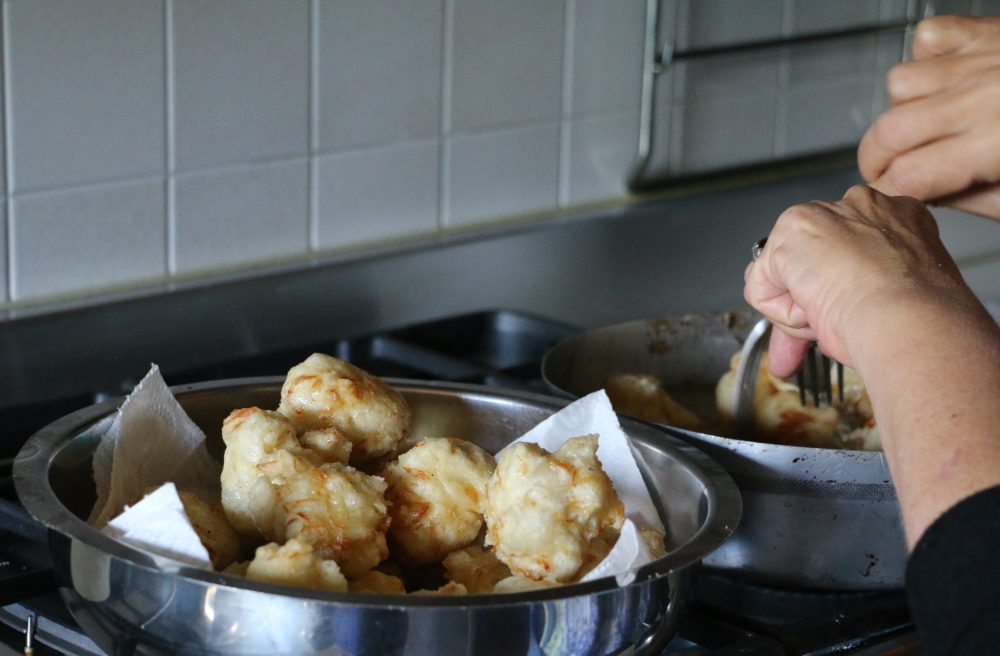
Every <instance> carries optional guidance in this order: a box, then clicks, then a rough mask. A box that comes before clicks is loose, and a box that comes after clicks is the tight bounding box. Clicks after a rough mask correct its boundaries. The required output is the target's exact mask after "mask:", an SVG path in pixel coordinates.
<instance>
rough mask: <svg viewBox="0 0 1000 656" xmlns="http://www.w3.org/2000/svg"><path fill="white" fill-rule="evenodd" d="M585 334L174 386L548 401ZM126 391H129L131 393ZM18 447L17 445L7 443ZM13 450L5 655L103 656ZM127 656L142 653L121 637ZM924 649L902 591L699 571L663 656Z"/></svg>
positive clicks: (417, 348) (266, 363)
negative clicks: (372, 380) (293, 378)
mask: <svg viewBox="0 0 1000 656" xmlns="http://www.w3.org/2000/svg"><path fill="white" fill-rule="evenodd" d="M575 332H577V329H576V328H575V327H573V326H570V325H566V324H564V323H561V322H557V321H553V320H549V319H546V318H544V317H540V316H537V315H534V314H529V313H524V312H518V311H509V310H497V311H482V312H475V313H471V314H463V315H460V316H452V317H445V318H441V319H438V320H431V321H426V322H421V323H417V324H413V325H407V326H404V327H400V328H395V329H389V330H385V331H380V332H378V333H373V334H366V335H361V336H355V337H349V338H342V339H334V340H328V341H322V342H317V343H310V344H305V345H302V346H301V347H293V348H283V349H281V350H274V351H265V352H260V353H256V354H254V355H250V356H246V357H240V358H236V359H222V360H220V361H217V362H208V363H205V364H204V366H199V367H197V368H177V369H171V367H170V365H169V363H161V370H162V371H163V374H164V378H165V379H166V380H167V382H168V383H170V384H182V383H188V382H197V381H204V380H213V379H223V378H238V377H244V376H262V375H276V374H280V373H282V372H284V371H286V370H287V369H288V367H289V366H290V365H291V364H293V363H295V362H299V361H301V360H303V359H304V358H305V357H306V356H308V355H309V354H310V353H313V352H317V351H318V352H325V353H329V354H331V355H335V356H337V357H340V358H342V359H345V360H348V361H350V362H353V363H354V364H356V365H358V366H360V367H361V368H363V369H366V370H368V371H371V372H373V373H375V374H377V375H379V376H383V377H401V378H416V379H433V380H446V381H454V382H467V383H477V384H482V385H487V386H494V387H502V388H509V389H517V390H523V391H532V392H543V393H544V392H546V389H545V386H544V383H543V381H542V380H541V376H540V362H541V359H542V357H543V356H544V354H545V352H546V351H547V350H548V349H549V348H550V347H552V346H553V345H555V344H556V343H557V342H559V341H560V340H562V339H564V338H565V337H568V336H569V335H572V334H574V333H575ZM131 382H134V381H125V382H123V389H122V390H120V392H122V393H124V392H127V391H128V389H129V387H128V386H129V384H130V383H131ZM107 395H108V391H107V390H104V391H101V392H97V393H93V394H90V395H83V396H79V395H78V396H73V397H70V398H65V399H61V400H57V401H53V402H51V403H40V404H33V405H31V406H27V407H19V408H12V409H9V410H5V411H4V413H5V416H8V417H10V420H9V421H8V425H7V428H6V429H5V430H6V431H7V433H8V434H10V431H12V430H14V431H19V433H20V435H21V442H22V443H23V441H24V439H26V438H27V437H28V436H29V435H30V434H31V433H32V432H33V431H34V430H37V429H38V428H40V427H41V426H42V425H44V424H45V423H47V422H49V421H51V420H53V419H55V418H58V417H59V416H61V415H62V414H65V413H66V412H69V411H71V410H74V409H76V408H78V407H80V406H83V405H86V404H88V403H90V402H93V401H97V400H102V399H103V398H105V397H106V396H107ZM6 444H7V445H8V447H7V448H8V450H9V445H10V441H9V440H8V441H7V442H6ZM12 456H13V451H11V452H10V453H6V452H5V453H2V454H0V457H3V458H5V459H4V460H0V495H2V498H0V606H2V607H0V654H7V653H10V654H15V653H28V652H27V649H29V648H30V649H32V650H33V653H34V654H48V653H55V654H100V653H102V652H101V651H100V649H99V648H98V647H97V645H96V644H95V643H94V642H93V641H92V640H90V638H88V637H87V636H86V635H85V634H84V633H83V632H82V631H81V630H80V628H79V627H78V626H77V625H76V623H75V622H74V620H73V618H72V615H71V613H70V610H69V609H68V608H67V607H66V605H65V604H64V603H63V601H62V599H61V597H60V596H59V594H58V592H57V591H56V586H55V583H54V581H53V578H52V574H51V571H50V569H49V566H50V564H49V562H48V556H47V547H46V544H45V540H46V531H45V529H44V528H42V527H41V526H40V525H39V524H37V523H35V522H34V521H33V520H31V519H30V517H28V516H27V514H26V513H25V512H24V510H23V508H21V507H20V506H19V505H18V504H17V502H16V499H15V497H14V494H13V488H12V485H11V483H10V463H11V460H12ZM116 652H120V653H123V654H125V653H145V652H144V651H143V649H142V648H141V647H137V646H136V645H134V644H132V643H130V642H129V640H128V637H127V636H123V639H122V642H121V647H120V648H116ZM918 652H919V641H918V639H917V635H916V631H915V628H914V626H913V624H912V621H911V619H910V615H909V611H908V608H907V604H906V598H905V595H904V594H903V593H902V591H890V592H878V593H872V592H863V593H862V592H859V593H829V592H824V591H815V590H782V589H774V588H767V587H762V586H759V585H753V584H749V583H745V582H741V581H738V580H733V579H731V578H727V577H724V576H720V575H718V574H715V573H713V572H711V571H707V570H706V571H703V572H700V574H699V576H697V577H696V580H695V585H694V589H693V591H692V601H691V603H690V605H689V607H688V608H687V610H686V612H685V614H684V617H683V620H682V623H681V627H680V631H679V633H678V634H677V635H676V637H675V638H674V639H673V641H672V642H671V643H670V644H669V645H668V646H667V648H666V651H665V652H663V653H664V654H709V653H712V654H774V655H779V654H908V653H918Z"/></svg>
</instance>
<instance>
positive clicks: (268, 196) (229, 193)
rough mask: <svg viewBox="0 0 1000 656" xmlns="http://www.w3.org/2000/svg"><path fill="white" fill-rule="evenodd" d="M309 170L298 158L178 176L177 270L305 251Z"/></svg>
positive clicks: (269, 257)
mask: <svg viewBox="0 0 1000 656" xmlns="http://www.w3.org/2000/svg"><path fill="white" fill-rule="evenodd" d="M307 169H308V166H307V163H306V160H305V159H302V160H293V161H290V162H280V163H275V164H267V165H262V166H249V167H240V168H236V169H225V170H217V171H208V172H201V173H193V174H189V175H184V176H178V177H177V179H176V181H175V183H174V188H175V191H174V194H175V196H174V198H175V201H174V215H175V219H174V225H175V234H176V246H175V251H176V270H177V272H180V273H183V272H188V271H197V270H202V269H211V268H217V267H231V266H235V265H241V264H247V263H250V262H263V261H266V260H269V259H274V258H278V257H283V256H289V255H294V254H298V253H304V252H306V251H307V250H308V249H309V244H308V232H309V230H308V228H309V221H308V210H307V209H306V208H307V202H306V198H307V193H308V192H307V189H308V172H307Z"/></svg>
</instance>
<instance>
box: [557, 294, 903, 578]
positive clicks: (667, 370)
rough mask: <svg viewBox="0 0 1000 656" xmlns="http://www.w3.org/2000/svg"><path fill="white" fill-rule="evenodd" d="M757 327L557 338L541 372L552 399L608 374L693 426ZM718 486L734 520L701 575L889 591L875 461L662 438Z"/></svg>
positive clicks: (724, 321) (705, 320)
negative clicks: (706, 467)
mask: <svg viewBox="0 0 1000 656" xmlns="http://www.w3.org/2000/svg"><path fill="white" fill-rule="evenodd" d="M758 318H759V316H757V315H754V314H752V313H750V312H740V313H732V312H725V313H713V314H694V315H688V316H682V317H663V318H658V319H647V320H640V321H630V322H627V323H621V324H616V325H613V326H604V327H601V328H595V329H593V330H589V331H586V332H584V333H580V334H578V335H574V336H572V337H569V338H567V339H565V340H563V341H562V342H560V343H559V344H557V345H556V346H554V347H553V348H552V349H551V350H550V351H549V352H548V353H547V354H546V356H545V359H544V360H543V362H542V376H543V377H544V379H545V382H546V383H547V384H548V386H549V388H550V389H551V390H552V391H553V392H554V393H556V394H559V395H561V396H565V397H568V398H576V397H578V396H583V395H584V394H588V393H590V392H592V391H594V390H596V389H599V388H601V387H602V386H603V385H604V381H605V380H607V378H608V377H609V376H611V375H614V374H624V373H634V374H651V375H654V376H656V377H658V378H659V379H660V380H661V381H662V382H663V384H664V386H665V387H666V388H667V389H668V390H669V391H670V392H672V393H674V394H676V395H677V398H678V400H681V401H682V402H684V403H685V404H686V405H688V407H689V408H690V409H692V410H694V411H695V412H696V414H698V415H699V416H701V417H703V418H706V417H708V418H710V417H711V416H712V415H713V414H715V412H716V410H715V385H716V383H717V382H718V380H719V378H720V377H721V376H722V374H724V373H725V372H726V371H728V370H729V359H730V357H731V356H732V355H733V354H734V353H736V352H738V351H739V350H740V347H741V346H742V344H743V341H744V339H745V337H746V335H747V333H748V332H749V330H750V328H751V327H752V326H753V325H754V323H756V321H757V319H758ZM672 430H673V432H674V434H675V435H678V436H679V437H681V438H683V439H684V440H686V441H688V442H690V443H691V444H694V445H696V446H698V448H700V449H701V450H703V451H705V452H706V453H707V454H708V455H710V456H711V457H712V458H714V459H715V460H716V461H717V462H718V463H719V464H720V465H722V466H723V467H724V468H725V469H726V470H727V471H728V472H729V473H730V474H732V476H733V479H734V480H735V481H736V484H737V485H738V486H739V488H740V492H741V493H742V496H743V504H744V507H743V520H742V522H741V523H740V527H739V529H738V530H737V531H736V533H735V534H734V535H733V538H732V539H731V540H728V541H727V542H726V543H725V544H724V545H722V547H721V548H719V549H717V550H715V551H713V552H712V553H711V554H710V555H709V556H708V557H706V559H705V565H706V566H708V567H712V568H715V569H718V570H722V571H725V572H726V573H728V574H731V575H736V576H739V577H742V578H746V579H748V580H751V581H754V582H758V583H766V584H770V585H778V586H789V587H806V588H823V589H831V590H871V589H886V588H900V587H902V586H903V575H904V570H905V567H906V543H905V540H904V536H903V527H902V522H901V521H900V516H899V504H898V502H897V500H896V490H895V488H894V487H893V484H892V479H891V477H890V475H889V469H888V466H887V465H886V461H885V458H884V457H883V455H882V453H881V452H873V451H849V450H842V449H818V448H811V447H799V446H783V445H776V444H767V443H765V442H763V441H761V442H755V441H749V440H737V439H732V438H729V437H724V436H721V435H717V434H711V429H710V428H706V431H707V432H704V433H702V432H696V431H686V430H681V429H677V428H674V429H672Z"/></svg>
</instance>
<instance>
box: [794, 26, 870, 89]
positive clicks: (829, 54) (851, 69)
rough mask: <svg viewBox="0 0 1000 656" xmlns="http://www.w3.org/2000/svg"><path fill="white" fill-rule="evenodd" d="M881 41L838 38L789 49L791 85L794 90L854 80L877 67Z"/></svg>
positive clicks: (860, 38) (866, 38) (868, 38)
mask: <svg viewBox="0 0 1000 656" xmlns="http://www.w3.org/2000/svg"><path fill="white" fill-rule="evenodd" d="M877 45H878V40H877V39H875V38H872V37H852V38H849V39H837V40H836V41H831V42H828V43H822V44H816V45H802V46H795V47H792V48H788V49H787V52H788V59H789V63H788V83H789V84H790V85H791V86H792V87H798V86H803V85H807V84H815V83H818V82H823V81H828V80H837V79H843V78H846V77H854V76H857V75H858V74H859V73H863V72H864V71H870V70H872V68H873V67H874V66H875V61H876V50H877Z"/></svg>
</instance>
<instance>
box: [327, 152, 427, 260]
mask: <svg viewBox="0 0 1000 656" xmlns="http://www.w3.org/2000/svg"><path fill="white" fill-rule="evenodd" d="M439 157H440V148H439V146H438V142H437V140H434V139H427V140H423V141H409V142H405V143H402V144H399V145H392V146H386V147H383V148H376V149H369V150H361V151H354V152H346V153H336V154H333V155H326V156H323V157H320V158H319V159H318V160H317V161H316V171H317V174H316V178H317V179H316V190H317V192H316V193H317V198H316V224H317V244H318V246H319V247H320V248H331V247H342V246H349V245H351V244H359V243H364V242H370V241H375V240H379V239H385V238H386V237H390V236H393V237H399V236H405V235H415V234H427V233H430V232H432V231H434V230H435V229H436V228H437V217H438V188H439V186H440V185H439V171H440V166H439V163H438V160H439Z"/></svg>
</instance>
